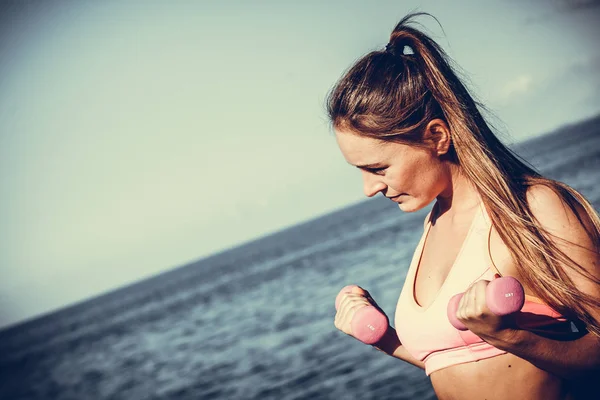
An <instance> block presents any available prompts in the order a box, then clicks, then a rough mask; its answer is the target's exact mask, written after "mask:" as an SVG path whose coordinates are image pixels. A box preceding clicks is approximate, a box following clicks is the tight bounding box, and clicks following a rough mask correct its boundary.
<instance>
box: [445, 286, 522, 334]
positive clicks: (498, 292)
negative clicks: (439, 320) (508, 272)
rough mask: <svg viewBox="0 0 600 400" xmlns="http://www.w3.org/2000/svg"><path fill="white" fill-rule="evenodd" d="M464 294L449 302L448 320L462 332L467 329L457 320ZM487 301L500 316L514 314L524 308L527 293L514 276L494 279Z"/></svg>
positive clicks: (488, 290) (489, 306) (486, 294)
mask: <svg viewBox="0 0 600 400" xmlns="http://www.w3.org/2000/svg"><path fill="white" fill-rule="evenodd" d="M463 294H464V293H459V294H456V295H454V296H453V297H452V298H451V299H450V301H449V302H448V320H450V323H451V324H452V326H454V327H455V328H456V329H458V330H461V331H466V330H467V327H466V326H465V325H464V324H463V323H462V322H460V321H459V320H458V318H456V310H457V309H458V303H460V299H461V298H462V296H463ZM485 301H486V304H487V306H488V308H489V309H490V311H491V312H493V313H494V314H496V315H498V316H502V315H508V314H513V313H516V312H518V311H520V310H521V308H523V304H525V291H524V290H523V286H521V284H520V283H519V281H518V280H516V279H515V278H513V277H512V276H505V277H503V278H497V279H494V280H493V281H491V282H490V283H489V285H488V286H487V288H486V292H485Z"/></svg>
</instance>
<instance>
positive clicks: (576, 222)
mask: <svg viewBox="0 0 600 400" xmlns="http://www.w3.org/2000/svg"><path fill="white" fill-rule="evenodd" d="M526 200H527V204H528V206H529V210H530V212H531V214H532V216H533V218H534V220H535V221H534V222H535V223H536V225H537V227H538V229H541V230H543V231H545V232H546V233H547V234H548V239H549V240H550V241H552V242H553V243H554V244H555V245H556V246H557V247H558V248H559V249H560V250H561V251H562V252H564V254H565V255H566V256H568V257H569V258H571V259H572V260H573V261H575V262H576V263H577V264H579V266H581V267H582V268H583V269H585V270H586V271H587V272H588V273H590V274H592V275H596V276H598V274H599V272H600V271H599V270H600V268H598V267H597V265H599V264H600V260H598V252H597V246H598V243H594V239H593V237H592V236H590V234H589V232H592V231H593V230H594V229H595V227H594V224H593V222H592V219H591V218H592V217H591V216H590V215H588V213H587V212H586V210H585V208H584V207H582V206H581V205H579V204H576V202H570V203H571V204H569V202H567V201H565V200H564V199H563V197H562V196H561V195H560V194H559V193H558V192H557V190H555V189H553V188H551V187H548V186H546V185H542V184H537V185H533V186H531V187H530V188H529V189H528V190H527V192H526ZM490 235H491V236H490V242H489V254H490V258H491V261H492V263H493V264H494V265H496V266H497V268H498V270H499V271H500V272H501V273H502V274H507V275H511V276H516V277H518V275H519V273H518V270H517V268H516V260H515V259H514V257H513V256H512V254H511V252H510V250H509V249H508V246H507V245H506V244H505V243H504V242H503V241H502V239H501V238H500V236H499V235H498V232H497V231H496V229H495V227H493V226H492V231H491V234H490ZM565 273H567V274H568V275H569V277H570V278H571V279H573V280H574V281H575V282H576V283H579V284H582V285H584V286H586V285H589V282H585V281H586V279H583V278H582V276H581V274H580V273H578V272H577V271H574V270H572V269H571V268H566V269H565ZM599 278H600V276H599ZM588 289H592V288H591V287H588ZM597 289H598V288H597V287H596V288H594V290H593V291H596V290H597Z"/></svg>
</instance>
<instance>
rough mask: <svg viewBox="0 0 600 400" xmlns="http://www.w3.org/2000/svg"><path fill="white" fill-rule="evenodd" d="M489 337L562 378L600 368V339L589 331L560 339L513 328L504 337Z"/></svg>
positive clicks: (575, 377) (496, 345) (591, 372)
mask: <svg viewBox="0 0 600 400" xmlns="http://www.w3.org/2000/svg"><path fill="white" fill-rule="evenodd" d="M486 341H487V342H488V343H490V344H491V345H493V346H495V347H497V348H499V349H501V350H506V351H507V352H509V353H512V354H514V355H516V356H518V357H521V358H523V359H525V360H527V361H529V362H530V363H532V364H533V365H535V366H536V367H538V368H540V369H543V370H545V371H548V372H550V373H553V374H555V375H557V376H559V377H562V378H566V379H571V380H574V379H579V378H582V377H584V376H586V375H588V374H593V373H596V374H597V373H599V372H600V339H599V338H598V337H596V336H594V335H592V334H590V333H588V334H586V335H585V336H582V337H580V338H578V339H576V340H571V341H561V340H554V339H549V338H546V337H543V336H539V335H536V334H535V333H533V332H530V331H527V330H514V331H511V332H510V334H508V335H505V336H504V337H503V338H495V339H490V340H486Z"/></svg>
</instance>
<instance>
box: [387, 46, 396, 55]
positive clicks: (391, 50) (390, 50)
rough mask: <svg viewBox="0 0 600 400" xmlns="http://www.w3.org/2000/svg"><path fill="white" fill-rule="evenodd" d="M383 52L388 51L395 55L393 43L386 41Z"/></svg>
mask: <svg viewBox="0 0 600 400" xmlns="http://www.w3.org/2000/svg"><path fill="white" fill-rule="evenodd" d="M385 52H386V53H390V54H391V55H393V56H395V55H396V49H395V48H394V45H393V44H392V43H388V44H386V45H385Z"/></svg>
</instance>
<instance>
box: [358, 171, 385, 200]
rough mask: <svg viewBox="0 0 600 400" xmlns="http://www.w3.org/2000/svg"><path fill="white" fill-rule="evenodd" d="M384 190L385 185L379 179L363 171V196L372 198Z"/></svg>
mask: <svg viewBox="0 0 600 400" xmlns="http://www.w3.org/2000/svg"><path fill="white" fill-rule="evenodd" d="M386 188H387V186H386V184H385V183H384V182H383V181H382V180H381V178H380V177H378V176H376V175H373V174H371V173H368V172H365V171H363V190H364V192H365V196H367V197H373V196H375V195H376V194H377V193H379V192H382V191H384V190H385V189H386Z"/></svg>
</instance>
